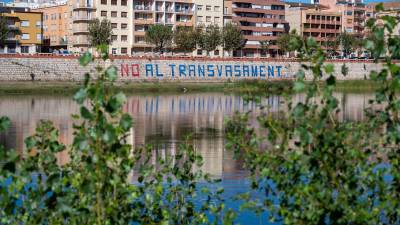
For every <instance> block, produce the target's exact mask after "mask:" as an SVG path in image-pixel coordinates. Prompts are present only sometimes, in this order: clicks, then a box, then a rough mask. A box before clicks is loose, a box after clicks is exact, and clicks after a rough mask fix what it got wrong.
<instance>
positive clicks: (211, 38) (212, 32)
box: [199, 24, 222, 55]
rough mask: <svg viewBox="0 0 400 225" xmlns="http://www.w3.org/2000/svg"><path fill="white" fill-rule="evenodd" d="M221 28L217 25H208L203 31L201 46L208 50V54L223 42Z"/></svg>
mask: <svg viewBox="0 0 400 225" xmlns="http://www.w3.org/2000/svg"><path fill="white" fill-rule="evenodd" d="M221 37H222V35H221V30H220V28H219V27H218V26H216V25H212V24H211V25H208V26H207V27H206V28H205V29H203V30H202V32H201V38H200V43H199V45H200V48H202V49H204V50H206V51H207V55H209V54H210V52H211V51H214V50H215V49H216V48H217V47H218V46H219V45H220V44H221V42H222V40H221V39H222V38H221Z"/></svg>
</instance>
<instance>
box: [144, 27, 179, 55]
mask: <svg viewBox="0 0 400 225" xmlns="http://www.w3.org/2000/svg"><path fill="white" fill-rule="evenodd" d="M173 37H174V33H173V31H172V28H171V27H170V26H166V25H160V24H156V25H152V26H150V27H149V29H148V30H147V31H146V35H145V40H146V42H147V43H149V44H152V45H154V50H155V51H156V52H159V53H163V52H164V50H165V48H167V47H169V46H170V45H171V43H172V39H173Z"/></svg>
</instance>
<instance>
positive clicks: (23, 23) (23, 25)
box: [21, 20, 29, 27]
mask: <svg viewBox="0 0 400 225" xmlns="http://www.w3.org/2000/svg"><path fill="white" fill-rule="evenodd" d="M21 27H29V21H28V20H22V21H21Z"/></svg>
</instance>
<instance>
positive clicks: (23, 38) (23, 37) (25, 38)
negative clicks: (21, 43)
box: [21, 34, 30, 40]
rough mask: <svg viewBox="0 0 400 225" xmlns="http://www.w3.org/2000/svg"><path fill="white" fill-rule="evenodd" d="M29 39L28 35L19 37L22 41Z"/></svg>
mask: <svg viewBox="0 0 400 225" xmlns="http://www.w3.org/2000/svg"><path fill="white" fill-rule="evenodd" d="M29 38H30V36H29V34H22V35H21V39H22V40H29Z"/></svg>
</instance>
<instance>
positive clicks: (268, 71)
mask: <svg viewBox="0 0 400 225" xmlns="http://www.w3.org/2000/svg"><path fill="white" fill-rule="evenodd" d="M327 63H333V64H334V66H335V74H336V77H337V79H339V80H354V79H365V78H368V74H369V73H370V72H371V71H372V70H380V69H381V67H382V65H380V64H375V63H373V62H371V61H367V60H365V61H360V60H357V61H349V60H348V61H330V62H327ZM111 64H113V65H115V66H116V67H117V68H118V73H119V80H122V81H132V82H140V81H182V82H183V81H187V82H223V81H228V80H231V81H233V80H241V79H269V80H279V79H293V78H294V77H295V74H296V72H297V71H298V69H299V68H300V63H299V62H298V61H296V60H282V59H281V60H272V59H268V60H267V59H232V58H230V59H210V58H208V59H207V58H206V59H205V58H197V59H188V58H159V59H149V58H131V57H114V58H112V59H111V60H108V61H107V62H103V61H100V60H98V61H96V62H94V63H91V64H90V65H89V66H87V67H82V66H80V65H79V63H78V59H77V57H71V56H70V57H53V56H37V55H36V56H21V55H0V81H23V80H31V74H34V76H35V80H42V81H80V80H82V79H83V77H84V76H83V75H84V74H85V73H86V72H90V71H94V69H95V67H96V66H98V65H101V66H108V65H111ZM343 64H345V65H346V66H347V67H348V69H349V73H348V75H347V76H345V77H344V76H343V75H342V74H341V70H342V65H343ZM306 77H307V78H310V74H307V76H306Z"/></svg>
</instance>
